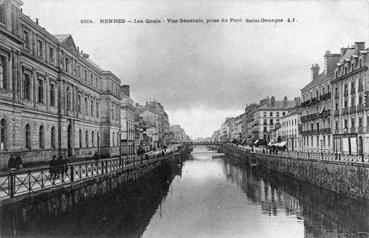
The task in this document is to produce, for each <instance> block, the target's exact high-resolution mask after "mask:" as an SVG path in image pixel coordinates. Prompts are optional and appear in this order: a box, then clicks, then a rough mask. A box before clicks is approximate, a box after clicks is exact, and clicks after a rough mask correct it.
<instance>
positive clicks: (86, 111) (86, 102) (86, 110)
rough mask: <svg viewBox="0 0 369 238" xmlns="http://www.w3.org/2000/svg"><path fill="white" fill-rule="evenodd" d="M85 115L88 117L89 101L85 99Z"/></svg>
mask: <svg viewBox="0 0 369 238" xmlns="http://www.w3.org/2000/svg"><path fill="white" fill-rule="evenodd" d="M85 108H86V109H85V114H86V115H88V100H87V98H85Z"/></svg>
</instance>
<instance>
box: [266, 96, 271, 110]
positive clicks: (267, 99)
mask: <svg viewBox="0 0 369 238" xmlns="http://www.w3.org/2000/svg"><path fill="white" fill-rule="evenodd" d="M266 103H267V106H268V107H269V106H270V100H269V96H267V98H266Z"/></svg>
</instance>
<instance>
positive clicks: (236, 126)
mask: <svg viewBox="0 0 369 238" xmlns="http://www.w3.org/2000/svg"><path fill="white" fill-rule="evenodd" d="M241 138H242V118H241V116H238V117H236V118H235V119H234V121H233V123H232V124H231V141H235V140H236V141H240V140H241Z"/></svg>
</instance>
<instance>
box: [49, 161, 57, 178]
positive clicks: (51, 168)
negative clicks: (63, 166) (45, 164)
mask: <svg viewBox="0 0 369 238" xmlns="http://www.w3.org/2000/svg"><path fill="white" fill-rule="evenodd" d="M56 163H57V162H56V156H55V155H53V158H52V159H51V160H50V161H49V173H50V178H51V179H53V180H54V179H55V178H56V170H55V167H56Z"/></svg>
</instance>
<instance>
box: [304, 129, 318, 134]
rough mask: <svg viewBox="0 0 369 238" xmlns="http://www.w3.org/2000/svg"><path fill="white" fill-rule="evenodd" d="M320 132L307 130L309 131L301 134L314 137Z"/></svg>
mask: <svg viewBox="0 0 369 238" xmlns="http://www.w3.org/2000/svg"><path fill="white" fill-rule="evenodd" d="M318 133H319V131H318V130H307V131H302V132H301V134H302V135H314V134H318Z"/></svg>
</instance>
